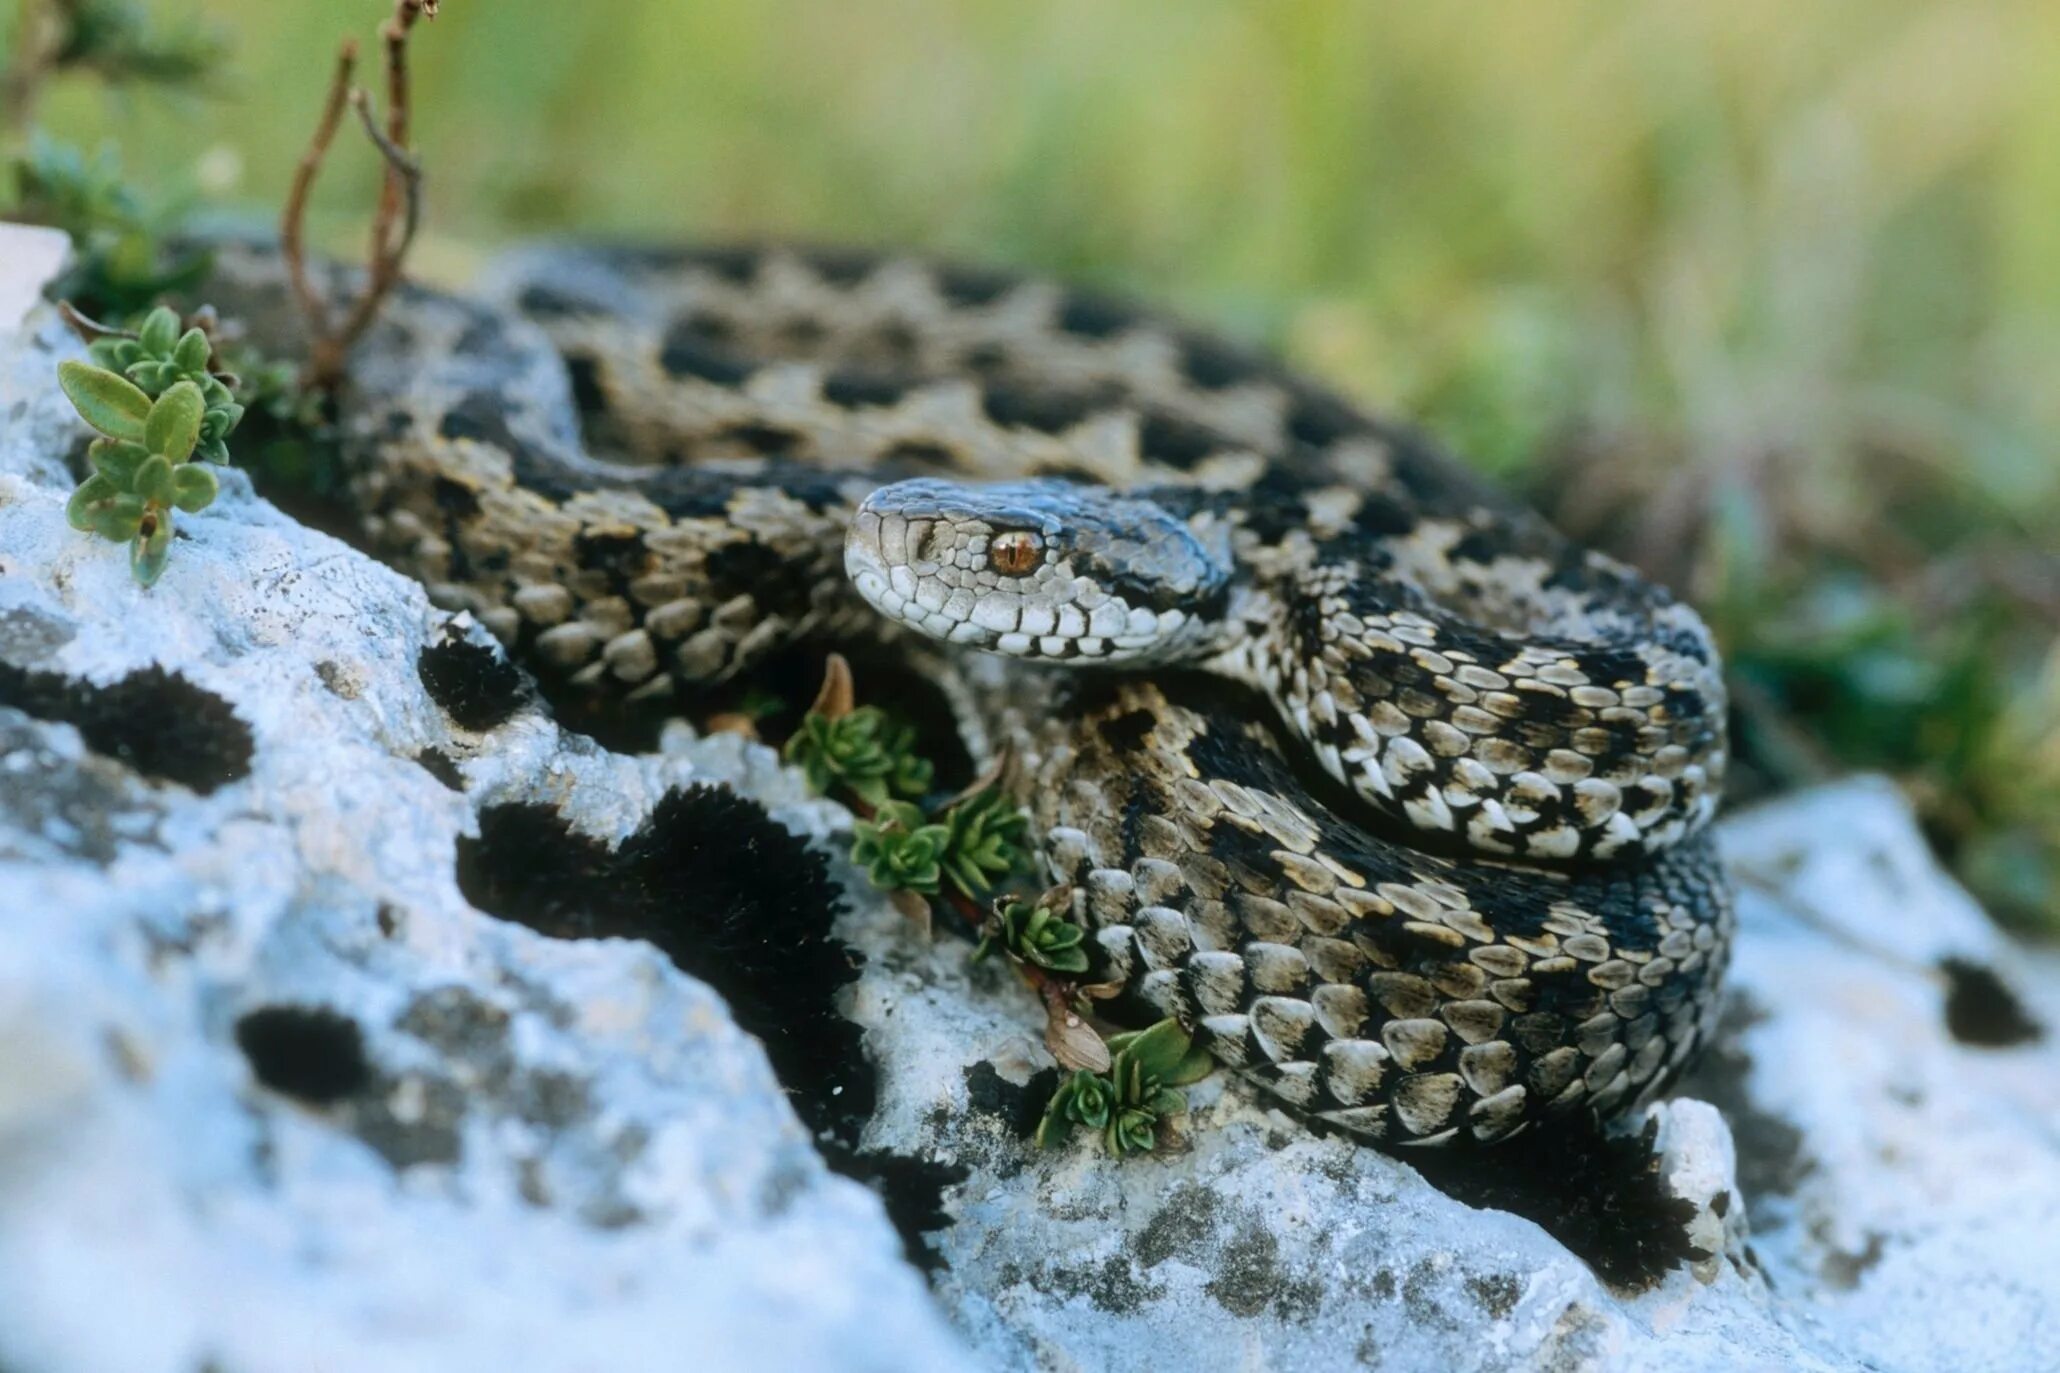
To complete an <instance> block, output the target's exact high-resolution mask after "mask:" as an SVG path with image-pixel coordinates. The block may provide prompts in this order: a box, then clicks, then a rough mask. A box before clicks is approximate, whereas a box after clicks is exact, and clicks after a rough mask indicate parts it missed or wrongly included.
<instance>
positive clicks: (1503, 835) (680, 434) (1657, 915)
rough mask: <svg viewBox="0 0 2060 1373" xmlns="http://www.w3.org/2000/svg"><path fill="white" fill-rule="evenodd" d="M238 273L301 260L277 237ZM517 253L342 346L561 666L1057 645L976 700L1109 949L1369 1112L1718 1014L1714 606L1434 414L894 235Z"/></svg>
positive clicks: (1582, 1094)
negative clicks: (754, 245)
mask: <svg viewBox="0 0 2060 1373" xmlns="http://www.w3.org/2000/svg"><path fill="white" fill-rule="evenodd" d="M218 277H219V278H220V279H221V280H222V281H223V283H224V289H225V290H226V291H228V292H230V293H231V294H232V295H233V294H235V293H236V292H239V291H240V292H242V293H244V294H245V295H247V296H249V297H250V299H251V300H252V301H256V300H259V299H264V300H270V301H275V302H276V301H277V300H280V299H283V290H282V289H281V287H280V284H279V272H278V266H277V263H276V260H275V259H273V258H271V257H269V256H267V255H264V254H261V253H255V252H246V253H240V254H234V253H232V254H230V255H228V256H227V257H226V258H225V260H224V261H223V262H222V264H221V267H220V268H219V270H218ZM490 293H491V294H493V295H495V296H497V297H498V299H499V300H500V301H501V302H503V304H502V305H498V306H489V305H482V304H476V303H472V302H467V301H463V300H459V299H456V298H453V297H449V296H444V295H439V294H436V293H433V292H428V291H421V290H408V291H404V292H403V293H402V294H401V295H400V296H399V297H397V299H396V300H395V301H394V302H393V304H392V307H391V308H390V309H389V311H388V314H387V317H386V319H385V320H384V322H382V324H381V325H380V327H379V328H378V329H377V330H376V331H375V332H374V334H373V335H372V336H371V338H370V339H369V340H368V341H367V342H366V344H364V345H363V346H362V347H361V348H360V350H359V353H358V355H357V357H356V358H355V359H354V364H353V373H352V389H351V392H350V394H349V396H348V397H347V398H346V407H345V415H344V423H345V429H346V434H347V448H348V450H349V455H350V469H351V471H352V474H353V478H352V494H353V498H354V500H355V502H356V504H357V506H358V509H359V512H360V514H361V516H362V518H363V522H364V530H365V533H366V535H367V537H368V539H369V540H370V542H371V543H372V545H373V546H374V547H375V548H376V549H377V550H378V551H379V552H380V553H381V555H382V556H384V557H386V558H388V559H389V560H391V561H392V562H394V563H395V564H396V565H398V566H400V567H402V568H403V569H405V570H407V571H409V572H411V573H413V574H414V575H416V576H418V577H420V578H421V579H422V580H423V581H424V582H425V583H427V585H428V587H429V589H430V593H431V595H432V598H433V599H435V600H436V601H437V602H438V603H440V604H443V605H446V606H450V607H454V608H458V607H462V608H469V609H470V610H472V611H473V612H474V613H475V614H477V615H478V617H479V618H480V619H481V620H482V621H484V623H485V624H486V625H487V626H488V627H489V628H490V629H491V630H492V631H493V632H494V633H495V634H497V635H498V636H499V637H500V638H501V639H502V640H504V641H505V642H506V643H507V644H508V645H509V646H510V648H511V650H513V651H515V652H516V653H518V654H519V655H522V656H523V657H525V658H526V659H527V660H528V661H529V662H530V663H532V664H533V665H534V666H535V667H536V669H537V670H538V671H539V672H540V673H542V674H544V675H546V676H550V677H556V678H559V679H561V680H563V681H565V682H566V683H567V684H568V685H570V686H573V687H577V688H583V689H586V690H591V691H594V692H598V693H606V694H620V695H623V696H627V697H632V698H639V699H645V700H650V699H659V700H662V699H664V698H666V697H668V696H670V695H672V694H673V693H675V692H677V691H679V690H680V689H681V688H683V687H690V686H693V685H696V684H702V683H708V682H713V681H717V680H721V679H723V678H726V677H729V676H731V675H732V674H735V673H737V672H738V671H740V670H743V669H745V668H747V667H749V666H750V665H751V664H752V663H753V662H754V661H757V660H758V659H760V658H762V657H763V656H764V655H765V654H766V653H767V652H769V651H770V650H772V649H774V648H776V647H779V646H781V645H784V644H786V643H790V642H792V641H794V640H797V639H800V638H804V637H806V638H826V639H831V640H836V639H846V638H853V639H855V638H869V639H875V640H877V639H880V638H882V637H885V638H887V639H898V640H902V641H906V640H907V639H908V637H909V636H911V635H914V636H918V637H920V638H923V639H934V640H942V641H944V642H945V643H947V644H957V645H962V646H965V647H966V648H967V649H970V650H986V651H988V652H990V653H998V654H1002V655H1004V656H1005V657H1006V658H1012V659H1015V660H1019V661H1020V660H1027V659H1055V660H1062V661H1063V663H1064V664H1065V666H1062V667H1059V668H1046V667H1044V666H1042V665H1037V666H1026V667H1021V668H1012V669H1010V670H1008V671H1005V672H1003V673H1001V674H1000V675H999V677H998V678H997V676H996V674H995V673H993V672H992V671H990V672H988V673H987V674H986V675H985V680H987V681H988V682H989V683H990V685H988V686H986V687H982V688H979V689H978V690H977V691H976V692H975V695H974V699H976V700H977V701H978V702H979V708H978V714H979V717H980V718H979V720H978V722H977V723H978V725H979V726H980V727H981V728H982V729H984V731H985V732H986V733H987V734H988V736H989V740H990V742H991V743H997V744H1006V745H1008V746H1009V748H1010V750H1011V752H1012V755H1013V758H1014V768H1013V771H1012V774H1011V776H1012V780H1013V784H1014V785H1015V786H1017V787H1018V788H1019V789H1020V792H1021V794H1022V796H1023V798H1024V799H1025V801H1026V803H1028V804H1029V805H1030V806H1031V808H1032V812H1033V816H1034V820H1035V825H1036V828H1037V830H1038V831H1039V832H1040V833H1041V834H1042V835H1043V836H1044V839H1045V849H1046V852H1045V857H1046V861H1047V863H1048V866H1049V868H1050V870H1051V872H1052V875H1053V876H1054V877H1055V878H1057V879H1060V880H1062V881H1064V882H1066V883H1070V884H1071V886H1072V888H1073V891H1074V897H1073V899H1074V902H1075V915H1076V918H1077V919H1078V920H1079V921H1080V922H1081V923H1083V924H1084V925H1086V926H1087V927H1088V928H1089V930H1090V937H1091V939H1092V940H1093V942H1094V944H1095V945H1096V947H1097V948H1098V949H1099V951H1100V957H1101V960H1102V962H1103V964H1104V965H1105V966H1106V969H1107V976H1108V977H1109V978H1110V979H1111V980H1117V981H1120V982H1122V983H1123V984H1124V985H1125V987H1126V989H1127V996H1126V1003H1127V1004H1128V1005H1129V1007H1130V1009H1131V1010H1133V1011H1134V1012H1136V1013H1138V1014H1142V1015H1147V1016H1152V1015H1158V1014H1174V1015H1177V1016H1179V1017H1180V1019H1181V1020H1182V1021H1183V1023H1185V1024H1187V1025H1188V1026H1189V1027H1190V1028H1191V1029H1193V1030H1194V1032H1195V1033H1196V1034H1197V1036H1198V1037H1199V1038H1200V1040H1201V1041H1202V1042H1203V1043H1205V1044H1207V1045H1208V1046H1209V1047H1210V1048H1211V1049H1212V1051H1213V1052H1214V1053H1215V1054H1216V1055H1217V1056H1218V1057H1219V1058H1220V1059H1222V1060H1223V1061H1224V1062H1226V1063H1228V1064H1231V1065H1234V1066H1237V1067H1239V1068H1242V1069H1243V1070H1245V1071H1246V1072H1247V1073H1248V1074H1249V1075H1251V1076H1253V1077H1255V1078H1257V1079H1259V1080H1260V1081H1262V1082H1264V1083H1265V1084H1266V1085H1267V1086H1268V1087H1269V1088H1270V1089H1272V1090H1273V1091H1275V1092H1276V1093H1278V1094H1279V1095H1280V1096H1281V1097H1282V1098H1284V1099H1285V1100H1286V1101H1287V1102H1288V1103H1290V1104H1291V1105H1293V1106H1294V1107H1296V1108H1298V1109H1299V1110H1301V1111H1302V1112H1304V1113H1306V1114H1307V1115H1309V1116H1311V1117H1314V1118H1317V1119H1320V1120H1323V1121H1327V1122H1329V1123H1331V1124H1333V1125H1336V1126H1340V1127H1343V1128H1345V1129H1348V1130H1350V1131H1353V1132H1356V1133H1358V1134H1361V1135H1363V1136H1366V1137H1369V1138H1372V1139H1374V1140H1378V1141H1384V1142H1388V1143H1419V1144H1439V1143H1447V1142H1455V1143H1456V1142H1473V1141H1481V1142H1493V1141H1497V1140H1501V1139H1505V1138H1508V1137H1509V1136H1511V1135H1513V1134H1516V1133H1518V1132H1520V1131H1521V1130H1523V1129H1524V1128H1525V1127H1526V1126H1527V1125H1529V1124H1530V1123H1532V1122H1534V1121H1538V1120H1541V1119H1545V1118H1547V1117H1551V1116H1554V1115H1565V1114H1578V1113H1586V1114H1587V1115H1589V1116H1590V1117H1591V1118H1594V1119H1598V1120H1601V1119H1607V1118H1608V1117H1610V1116H1612V1115H1615V1114H1618V1113H1620V1112H1622V1111H1624V1110H1625V1109H1627V1108H1628V1107H1630V1106H1632V1105H1633V1104H1634V1103H1636V1102H1639V1101H1642V1100H1645V1099H1648V1098H1650V1097H1651V1096H1652V1095H1653V1094H1655V1093H1656V1092H1658V1091H1659V1090H1661V1089H1662V1088H1663V1087H1664V1085H1665V1084H1666V1083H1667V1082H1668V1081H1670V1080H1671V1078H1672V1077H1673V1076H1674V1075H1675V1074H1676V1073H1678V1071H1679V1070H1680V1068H1681V1067H1682V1066H1683V1065H1684V1064H1685V1062H1686V1061H1687V1060H1688V1058H1689V1057H1690V1056H1691V1054H1692V1053H1693V1052H1694V1050H1695V1048H1696V1047H1697V1045H1698V1044H1699V1043H1700V1042H1701V1041H1702V1040H1703V1039H1705V1038H1706V1037H1707V1035H1708V1033H1709V1031H1710V1026H1711V1021H1712V1017H1713V1014H1714V1011H1715V1008H1716V1002H1717V997H1716V988H1717V984H1718V980H1719V977H1720V975H1721V972H1722V968H1723V965H1724V962H1725V958H1726V954H1727V946H1728V940H1729V932H1730V919H1731V917H1730V906H1729V901H1728V897H1727V895H1726V892H1725V888H1724V885H1723V882H1722V879H1721V875H1720V873H1719V871H1718V869H1717V866H1716V862H1715V859H1714V856H1713V853H1712V849H1711V846H1710V843H1709V840H1708V838H1707V836H1706V835H1705V834H1704V832H1703V831H1704V826H1705V824H1706V822H1707V820H1708V819H1709V816H1710V813H1711V811H1712V809H1713V807H1714V804H1715V800H1716V794H1717V790H1718V783H1719V781H1720V778H1721V773H1722V768H1723V763H1724V749H1725V743H1724V735H1723V706H1724V699H1723V689H1722V683H1721V678H1720V675H1719V669H1718V666H1717V660H1716V655H1715V652H1714V650H1713V648H1712V646H1711V642H1710V639H1709V636H1708V634H1707V632H1706V631H1705V630H1704V628H1703V626H1702V625H1701V623H1700V621H1698V620H1697V619H1696V617H1695V616H1694V614H1693V613H1692V612H1690V611H1689V610H1688V609H1686V608H1685V607H1683V606H1681V605H1679V604H1677V603H1675V602H1674V601H1672V600H1671V599H1670V598H1669V597H1668V596H1667V595H1666V594H1665V593H1664V592H1662V591H1660V590H1658V589H1657V588H1654V587H1652V586H1650V585H1649V584H1646V583H1644V582H1642V581H1641V580H1639V579H1638V578H1637V577H1636V576H1635V574H1633V573H1631V572H1629V571H1628V570H1626V569H1624V568H1622V567H1621V566H1619V565H1617V564H1614V563H1612V562H1610V561H1608V560H1606V559H1604V558H1601V557H1599V556H1597V555H1593V554H1587V553H1584V552H1582V551H1580V550H1578V549H1575V548H1572V547H1570V546H1569V545H1567V544H1566V543H1565V542H1564V541H1563V540H1562V539H1560V538H1559V537H1558V536H1557V535H1555V534H1554V533H1552V532H1551V531H1550V530H1549V529H1548V528H1546V527H1545V526H1544V525H1543V524H1542V522H1540V521H1537V520H1536V519H1535V518H1533V517H1530V516H1527V515H1525V514H1523V513H1521V512H1518V511H1514V510H1512V509H1510V508H1509V507H1508V506H1506V505H1504V504H1503V503H1502V502H1501V501H1499V500H1498V499H1497V498H1495V497H1494V496H1493V495H1491V494H1489V493H1488V492H1486V491H1484V490H1483V489H1482V488H1481V487H1480V486H1479V485H1478V484H1477V483H1476V482H1474V481H1473V480H1472V479H1471V478H1469V477H1468V476H1467V475H1466V474H1465V473H1464V472H1463V471H1462V470H1461V469H1459V468H1457V467H1456V466H1455V465H1453V464H1451V463H1450V462H1449V461H1447V460H1445V459H1443V458H1442V457H1441V456H1440V455H1439V454H1437V453H1436V452H1435V451H1434V450H1433V449H1432V448H1430V447H1429V446H1428V445H1427V444H1426V443H1425V442H1423V441H1422V440H1421V439H1419V438H1417V437H1416V436H1414V435H1412V434H1410V433H1408V432H1406V431H1403V430H1400V429H1397V428H1394V427H1391V426H1388V425H1385V424H1382V423H1380V422H1378V421H1376V420H1373V419H1370V418H1368V417H1366V416H1364V415H1362V414H1361V413H1359V412H1358V411H1357V410H1355V409H1354V408H1352V407H1351V406H1350V405H1348V404H1346V403H1344V402H1342V401H1340V400H1339V399H1337V398H1336V397H1335V396H1333V395H1331V394H1329V393H1327V392H1325V391H1323V390H1322V389H1320V388H1318V387H1316V386H1314V385H1311V384H1309V383H1307V382H1305V381H1303V380H1301V379H1298V378H1296V377H1294V376H1293V375H1291V374H1288V373H1286V372H1284V371H1282V370H1281V369H1279V368H1278V367H1277V366H1276V365H1274V364H1272V363H1270V362H1268V361H1266V360H1264V359H1262V358H1259V357H1256V356H1253V355H1251V354H1248V353H1246V352H1244V351H1242V350H1239V349H1237V348H1234V347H1232V346H1229V345H1227V344H1224V343H1222V342H1220V341H1218V340H1216V339H1214V338H1211V337H1209V336H1207V335H1204V334H1200V333H1197V332H1194V331H1191V330H1187V329H1184V328H1182V327H1180V326H1177V325H1173V324H1169V323H1166V322H1164V321H1162V320H1160V319H1158V318H1156V317H1153V316H1151V315H1148V314H1145V313H1142V312H1139V311H1135V310H1133V309H1130V308H1129V307H1127V306H1123V305H1119V304H1115V303H1111V302H1108V301H1104V300H1099V299H1096V298H1093V297H1088V296H1082V295H1078V294H1074V293H1069V292H1067V291H1064V290H1061V289H1059V288H1056V287H1053V286H1051V285H1049V284H1047V283H1042V282H1038V281H1034V280H1023V279H1019V278H1015V277H1012V276H1007V275H1002V274H996V273H989V272H985V271H975V270H967V269H962V268H954V267H948V266H940V265H937V264H932V263H925V262H921V261H917V260H912V259H908V258H902V257H895V256H891V255H871V254H862V253H838V252H821V251H799V250H788V249H774V248H767V249H742V250H701V251H680V252H640V251H628V250H616V249H610V250H601V249H573V248H566V249H537V250H529V251H525V252H522V253H518V254H516V255H514V256H513V257H512V258H510V259H509V260H507V261H506V262H504V263H503V264H502V265H501V266H500V267H499V268H498V269H497V270H496V271H494V272H493V273H492V274H491V282H490ZM232 308H233V307H232ZM244 308H252V307H250V306H248V305H246V306H245V307H244ZM973 675H974V676H975V677H976V678H978V677H980V674H978V673H975V674H973ZM1126 1003H1117V1004H1119V1005H1122V1004H1126Z"/></svg>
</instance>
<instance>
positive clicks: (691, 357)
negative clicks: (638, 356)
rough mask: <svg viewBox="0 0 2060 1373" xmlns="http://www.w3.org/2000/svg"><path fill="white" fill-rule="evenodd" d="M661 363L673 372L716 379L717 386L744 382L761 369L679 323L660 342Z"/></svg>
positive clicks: (706, 379)
mask: <svg viewBox="0 0 2060 1373" xmlns="http://www.w3.org/2000/svg"><path fill="white" fill-rule="evenodd" d="M658 365H659V366H660V367H663V368H664V369H665V371H666V373H667V374H668V375H670V376H675V377H682V378H694V379H696V380H700V381H708V382H713V383H715V384H716V385H717V386H742V385H743V384H744V383H745V382H747V381H749V380H750V379H751V374H752V373H753V372H755V371H757V370H758V369H757V368H755V367H753V366H752V365H751V364H750V363H749V362H746V361H745V360H743V359H742V358H740V357H738V356H737V355H736V354H734V353H731V352H728V351H726V350H724V349H722V348H719V347H716V346H714V345H712V344H710V343H709V342H708V340H707V339H705V338H703V337H702V336H701V335H700V334H698V333H696V332H694V331H693V330H692V329H685V328H681V327H680V326H679V325H678V324H675V325H674V326H673V327H672V328H671V329H669V330H667V331H666V335H665V338H664V340H663V341H662V342H661V343H660V344H659V349H658Z"/></svg>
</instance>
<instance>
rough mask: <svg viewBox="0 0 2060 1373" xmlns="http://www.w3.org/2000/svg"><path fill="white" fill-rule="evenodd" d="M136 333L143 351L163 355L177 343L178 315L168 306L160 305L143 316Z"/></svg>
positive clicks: (157, 355)
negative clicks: (141, 324)
mask: <svg viewBox="0 0 2060 1373" xmlns="http://www.w3.org/2000/svg"><path fill="white" fill-rule="evenodd" d="M136 333H137V337H138V338H139V339H140V340H141V341H142V343H143V351H144V352H146V353H150V354H152V355H153V356H156V357H163V356H165V355H166V354H167V353H169V352H171V351H172V349H173V348H174V347H176V346H177V345H178V342H179V316H178V315H177V314H176V313H174V312H173V311H172V310H171V308H170V307H169V306H164V305H160V306H158V307H157V308H156V309H155V310H152V311H151V312H150V314H149V315H148V316H146V317H145V318H144V320H143V327H142V328H141V329H139V330H137V331H136Z"/></svg>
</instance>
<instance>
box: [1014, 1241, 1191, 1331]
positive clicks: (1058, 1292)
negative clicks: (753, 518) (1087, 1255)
mask: <svg viewBox="0 0 2060 1373" xmlns="http://www.w3.org/2000/svg"><path fill="white" fill-rule="evenodd" d="M1029 1281H1030V1285H1031V1286H1032V1287H1035V1288H1036V1289H1037V1290H1038V1291H1040V1292H1044V1293H1047V1294H1049V1295H1051V1296H1054V1297H1058V1298H1060V1299H1062V1300H1070V1299H1072V1298H1074V1297H1085V1298H1087V1300H1088V1301H1089V1302H1091V1303H1092V1304H1093V1305H1094V1307H1095V1309H1096V1310H1098V1311H1108V1312H1111V1313H1113V1314H1115V1315H1119V1316H1124V1315H1130V1314H1133V1313H1135V1312H1136V1311H1138V1310H1140V1309H1141V1308H1143V1307H1144V1306H1146V1305H1148V1304H1150V1303H1152V1302H1155V1301H1158V1300H1159V1299H1160V1298H1162V1297H1164V1296H1165V1295H1166V1288H1165V1285H1164V1284H1163V1283H1158V1282H1153V1281H1151V1280H1150V1279H1148V1278H1146V1277H1144V1276H1143V1275H1142V1274H1140V1273H1139V1272H1138V1271H1137V1268H1136V1266H1135V1265H1134V1264H1133V1263H1132V1262H1131V1261H1130V1259H1128V1258H1127V1257H1125V1256H1124V1255H1122V1254H1120V1253H1119V1254H1110V1255H1107V1256H1106V1257H1104V1258H1100V1259H1089V1260H1087V1261H1085V1262H1081V1263H1073V1262H1068V1261H1066V1260H1063V1259H1061V1260H1056V1261H1054V1262H1051V1263H1048V1264H1046V1265H1044V1266H1043V1267H1042V1268H1040V1269H1038V1270H1037V1272H1036V1273H1034V1274H1032V1275H1030V1279H1029Z"/></svg>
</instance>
